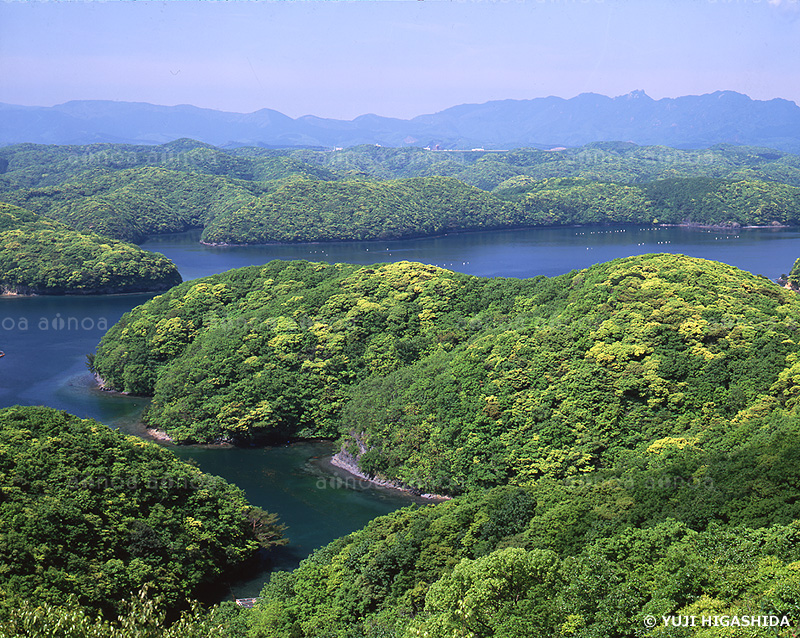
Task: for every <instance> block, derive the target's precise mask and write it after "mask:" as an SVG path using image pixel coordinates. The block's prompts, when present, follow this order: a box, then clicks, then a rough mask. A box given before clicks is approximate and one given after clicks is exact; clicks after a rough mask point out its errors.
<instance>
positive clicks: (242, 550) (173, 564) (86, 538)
mask: <svg viewBox="0 0 800 638" xmlns="http://www.w3.org/2000/svg"><path fill="white" fill-rule="evenodd" d="M0 432H1V433H2V436H1V437H0V565H1V566H2V570H0V619H2V618H4V617H6V616H8V614H10V613H12V612H11V610H13V609H15V608H17V607H18V606H19V605H20V604H21V603H22V602H23V601H26V600H27V601H31V602H33V603H35V604H38V605H41V604H44V603H48V604H50V605H60V604H67V603H70V604H73V605H76V604H77V605H80V606H83V607H85V608H88V609H95V610H98V609H99V610H105V611H112V610H115V609H116V608H117V605H118V604H119V603H121V601H123V600H125V599H126V598H128V597H129V595H130V594H131V593H132V592H136V591H138V590H139V589H140V588H142V587H143V586H147V587H148V588H149V589H150V591H151V592H154V593H160V595H162V596H163V598H164V604H165V605H166V606H167V607H168V608H175V606H176V605H178V604H179V603H180V602H181V601H182V600H185V598H186V597H187V596H192V595H195V593H196V592H197V591H198V587H199V586H201V585H203V584H205V583H207V582H209V581H210V580H212V579H214V578H219V577H220V576H221V575H222V574H224V573H225V571H226V570H227V569H229V568H231V567H233V566H236V565H237V564H239V563H240V562H242V561H243V560H245V559H246V558H248V557H250V556H251V555H252V554H253V552H254V551H255V550H256V549H258V548H259V547H260V546H262V545H265V546H268V545H270V544H274V543H276V542H278V543H279V542H281V540H280V539H281V536H280V527H279V526H278V525H277V523H276V522H275V520H274V519H272V520H270V522H269V524H270V525H271V526H272V527H273V531H274V534H273V535H272V536H271V538H269V539H267V538H266V537H265V536H262V538H261V539H259V538H258V537H257V536H256V535H255V534H254V532H253V524H252V521H253V520H256V519H258V518H259V517H261V518H263V517H264V516H265V514H264V513H263V512H261V511H260V510H257V509H256V508H252V507H250V506H249V505H248V504H247V502H246V501H245V499H244V497H243V495H242V492H241V491H240V490H239V489H238V488H235V487H233V486H231V485H229V484H227V483H226V482H225V481H223V480H222V479H220V478H219V477H214V476H209V475H206V474H203V473H202V472H200V471H199V470H197V469H196V468H195V467H193V466H191V465H188V464H186V463H184V462H182V461H179V460H178V459H177V458H176V457H175V456H174V455H173V454H172V453H171V452H169V451H168V450H165V449H164V448H162V447H159V446H158V445H155V444H153V443H147V442H145V441H142V440H140V439H137V438H135V437H129V436H124V435H122V434H120V433H118V432H116V431H113V430H111V429H109V428H108V427H106V426H104V425H101V424H100V423H97V422H95V421H92V420H88V419H86V420H83V419H79V418H77V417H74V416H71V415H68V414H66V413H64V412H58V411H56V410H51V409H49V408H41V407H12V408H6V409H3V410H0Z"/></svg>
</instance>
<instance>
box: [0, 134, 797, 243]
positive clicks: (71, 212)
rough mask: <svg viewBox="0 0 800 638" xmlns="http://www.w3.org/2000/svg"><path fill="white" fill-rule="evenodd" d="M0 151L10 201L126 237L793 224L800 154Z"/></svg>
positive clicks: (266, 237)
mask: <svg viewBox="0 0 800 638" xmlns="http://www.w3.org/2000/svg"><path fill="white" fill-rule="evenodd" d="M4 152H5V153H7V155H6V160H7V162H8V165H7V167H6V169H7V170H6V173H5V175H3V176H2V177H3V179H4V180H5V183H6V188H7V189H8V190H7V191H6V192H4V193H2V194H0V197H1V198H2V199H3V200H5V201H7V202H10V203H12V204H15V205H18V206H22V207H24V208H28V209H30V210H32V211H34V212H36V213H38V214H41V215H46V216H48V217H51V218H53V219H57V220H59V221H61V222H62V223H64V224H67V225H68V226H70V227H71V228H74V229H77V230H81V231H85V230H92V231H94V232H98V233H101V234H105V235H108V236H111V237H115V238H118V239H123V240H125V241H142V240H143V239H144V238H145V237H146V236H147V235H150V234H156V233H163V232H175V231H181V230H185V229H188V228H193V227H203V229H204V231H203V235H202V241H205V242H207V243H221V244H247V243H265V242H292V241H336V240H356V239H399V238H407V237H418V236H421V235H435V234H440V233H443V232H451V231H461V230H480V229H490V228H509V227H522V226H539V225H564V224H584V223H637V224H642V223H644V224H650V223H653V222H658V223H669V224H684V223H695V224H704V225H744V226H747V225H794V224H798V223H800V188H798V186H797V184H800V161H799V160H798V158H797V157H796V156H793V155H788V154H785V153H779V152H776V151H769V150H766V149H752V148H750V149H748V148H735V147H725V148H719V149H709V150H708V151H702V152H701V151H674V150H672V149H663V148H639V147H635V146H633V145H629V144H595V145H591V146H589V147H584V148H583V149H572V150H566V149H565V150H564V151H554V152H549V153H548V152H544V151H536V150H531V149H521V150H518V151H514V152H509V153H505V154H486V153H460V154H441V153H436V152H433V151H425V150H423V149H412V150H410V149H383V148H378V147H360V148H356V149H348V150H343V151H335V152H331V153H323V152H312V151H303V152H301V151H280V152H279V151H274V152H273V151H264V150H263V149H261V150H260V149H239V150H238V151H236V152H235V154H234V153H226V152H223V151H221V150H219V149H213V148H209V147H207V146H205V145H201V144H198V143H196V142H192V141H190V140H179V141H177V142H175V143H173V144H171V145H167V146H164V147H161V151H153V153H152V154H149V155H148V154H147V153H146V152H145V151H143V150H142V148H141V147H130V148H128V150H124V147H115V148H109V149H105V150H97V147H96V146H93V147H78V148H74V147H37V146H33V145H21V146H19V147H14V148H12V149H6V151H4ZM81 153H84V154H85V155H84V156H83V157H84V158H85V159H87V161H86V162H83V163H82V162H81V159H80V158H81ZM159 153H161V154H159ZM96 155H100V156H101V157H102V158H103V159H102V161H100V160H97V163H96V164H95V163H93V162H94V161H95V160H96V159H97V158H96ZM152 164H159V165H156V166H154V165H152ZM556 175H561V176H559V177H556ZM20 185H27V186H28V187H27V188H16V189H15V188H14V187H18V186H20Z"/></svg>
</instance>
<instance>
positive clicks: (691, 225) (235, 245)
mask: <svg viewBox="0 0 800 638" xmlns="http://www.w3.org/2000/svg"><path fill="white" fill-rule="evenodd" d="M586 226H649V227H651V228H697V229H700V230H748V229H749V230H756V229H760V230H769V229H771V228H775V229H780V228H796V227H797V226H793V225H792V224H777V223H775V224H764V225H761V226H743V225H741V224H739V223H738V222H730V223H727V224H724V223H723V224H701V223H699V222H681V223H678V224H662V223H658V224H653V223H652V222H644V221H642V222H597V223H590V222H584V223H578V224H536V225H533V226H497V227H491V228H463V229H453V230H449V231H447V232H442V233H435V234H431V235H409V236H403V237H371V238H369V239H354V238H349V239H308V240H305V241H274V240H273V241H266V242H258V243H228V242H206V241H199V242H198V243H199V244H200V245H202V246H208V247H210V248H242V247H246V246H294V245H298V244H323V245H325V244H343V243H350V242H374V243H379V242H395V241H407V240H419V239H439V238H441V237H447V236H448V235H466V234H472V233H482V232H494V231H516V230H536V229H553V228H584V227H586Z"/></svg>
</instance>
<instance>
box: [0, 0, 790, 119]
mask: <svg viewBox="0 0 800 638" xmlns="http://www.w3.org/2000/svg"><path fill="white" fill-rule="evenodd" d="M633 89H644V90H645V91H646V92H647V93H648V94H649V95H650V96H651V97H654V98H661V97H675V96H679V95H687V94H699V93H709V92H712V91H715V90H719V89H730V90H735V91H740V92H742V93H747V94H748V95H750V96H751V97H753V98H757V99H770V98H773V97H783V98H787V99H791V100H794V101H796V102H798V103H800V0H631V1H630V2H625V1H621V0H620V1H617V0H604V1H603V0H524V1H521V2H520V1H517V0H510V1H500V0H498V1H478V0H464V1H458V0H456V1H453V2H439V1H431V0H423V1H413V0H412V1H399V2H393V1H387V2H323V1H317V2H241V3H240V2H67V3H60V2H0V102H6V103H12V104H26V105H43V106H49V105H53V104H57V103H60V102H65V101H67V100H73V99H109V100H127V101H143V102H152V103H155V104H169V105H171V104H194V105H197V106H202V107H208V108H215V109H222V110H227V111H238V112H251V111H255V110H258V109H260V108H273V109H277V110H278V111H281V112H283V113H285V114H287V115H290V116H292V117H297V116H300V115H304V114H308V113H311V114H314V115H320V116H323V117H336V118H346V119H350V118H353V117H355V116H357V115H360V114H364V113H377V114H380V115H385V116H394V117H403V118H407V117H413V116H415V115H420V114H423V113H432V112H435V111H439V110H442V109H444V108H447V107H449V106H453V105H456V104H461V103H465V102H486V101H488V100H497V99H505V98H515V99H523V98H535V97H543V96H548V95H558V96H561V97H566V98H568V97H573V96H575V95H577V94H579V93H582V92H589V91H591V92H595V93H602V94H605V95H611V96H615V95H621V94H624V93H628V92H629V91H631V90H633Z"/></svg>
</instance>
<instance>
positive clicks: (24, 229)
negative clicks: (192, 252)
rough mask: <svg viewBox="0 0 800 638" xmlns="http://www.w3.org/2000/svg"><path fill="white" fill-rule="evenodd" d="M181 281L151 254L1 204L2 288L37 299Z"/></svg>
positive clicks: (161, 286)
mask: <svg viewBox="0 0 800 638" xmlns="http://www.w3.org/2000/svg"><path fill="white" fill-rule="evenodd" d="M180 281H181V276H180V274H179V273H178V269H177V268H176V267H175V265H174V264H173V263H172V262H171V261H170V260H169V259H167V258H166V257H164V256H163V255H160V254H158V253H152V252H149V251H146V250H142V249H141V248H139V247H137V246H134V245H131V244H127V243H124V242H121V241H118V240H115V239H108V238H107V237H101V236H99V235H96V234H94V233H92V232H88V231H87V232H79V231H75V230H73V229H71V228H69V227H67V226H65V225H63V224H60V223H58V222H55V221H53V220H52V219H50V218H48V217H44V216H41V215H36V214H35V213H31V212H30V211H27V210H24V209H21V208H18V207H16V206H11V205H9V204H4V203H0V288H2V289H3V290H4V291H11V292H20V293H31V292H33V293H37V294H63V293H71V294H87V293H99V292H103V293H112V292H143V291H151V290H165V289H167V288H170V287H171V286H174V285H176V284H178V283H180Z"/></svg>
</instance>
